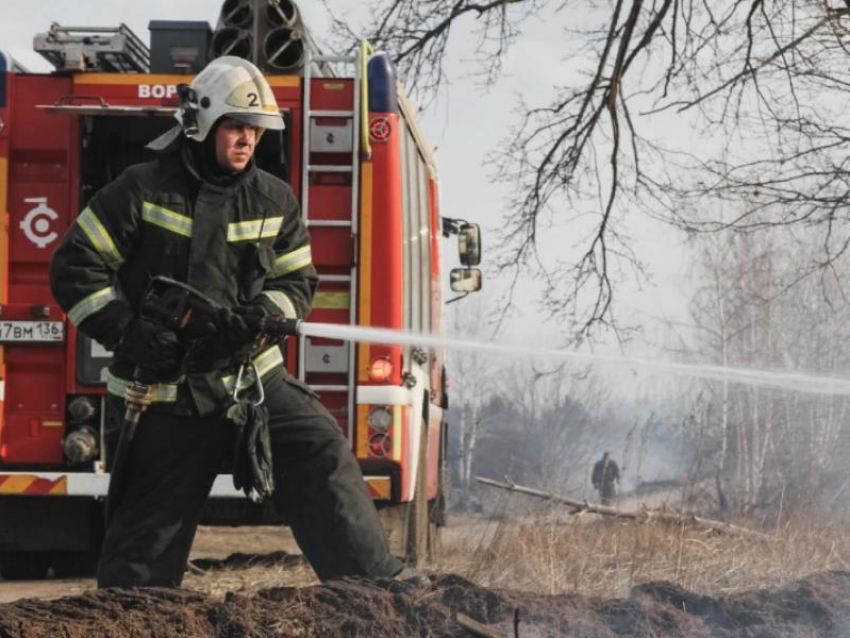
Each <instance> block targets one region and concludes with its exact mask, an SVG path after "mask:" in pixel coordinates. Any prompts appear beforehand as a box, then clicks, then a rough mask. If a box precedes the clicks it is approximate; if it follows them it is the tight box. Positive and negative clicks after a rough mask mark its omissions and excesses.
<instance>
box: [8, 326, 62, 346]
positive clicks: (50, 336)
mask: <svg viewBox="0 0 850 638" xmlns="http://www.w3.org/2000/svg"><path fill="white" fill-rule="evenodd" d="M64 340H65V323H64V322H63V321H0V342H10V341H11V342H36V343H37V342H44V341H64Z"/></svg>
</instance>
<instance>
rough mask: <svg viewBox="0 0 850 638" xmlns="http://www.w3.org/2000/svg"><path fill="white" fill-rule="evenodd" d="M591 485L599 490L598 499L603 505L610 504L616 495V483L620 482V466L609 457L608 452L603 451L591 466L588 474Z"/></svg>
mask: <svg viewBox="0 0 850 638" xmlns="http://www.w3.org/2000/svg"><path fill="white" fill-rule="evenodd" d="M590 480H591V481H592V482H593V487H594V488H595V489H596V490H598V491H599V501H600V502H601V503H602V504H603V505H611V504H612V503H613V502H614V499H615V498H616V497H617V484H618V483H619V482H620V468H619V467H617V463H616V462H615V461H614V460H613V459H612V458H611V453H610V452H605V453H604V454H603V455H602V458H601V459H600V460H598V461H597V462H596V465H594V466H593V473H592V474H591V476H590Z"/></svg>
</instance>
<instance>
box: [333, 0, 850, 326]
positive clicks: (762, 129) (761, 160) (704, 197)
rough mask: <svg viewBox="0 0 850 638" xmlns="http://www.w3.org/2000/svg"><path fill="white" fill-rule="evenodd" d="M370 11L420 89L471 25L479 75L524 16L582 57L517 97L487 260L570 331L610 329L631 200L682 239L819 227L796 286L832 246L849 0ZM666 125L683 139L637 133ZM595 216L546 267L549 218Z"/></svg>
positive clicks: (493, 64)
mask: <svg viewBox="0 0 850 638" xmlns="http://www.w3.org/2000/svg"><path fill="white" fill-rule="evenodd" d="M327 1H328V0H326V2H327ZM368 14H369V16H370V21H369V24H368V25H366V26H365V28H364V29H363V30H362V33H363V34H365V35H367V36H368V37H369V38H371V39H372V40H373V41H374V42H375V43H377V45H378V46H379V47H381V48H383V49H385V50H387V51H390V52H391V53H392V55H393V57H394V59H395V62H396V64H397V65H398V66H399V68H400V70H401V74H402V77H403V78H404V79H405V81H406V82H407V85H408V87H409V88H410V89H411V90H413V91H415V92H416V93H417V94H418V95H419V97H420V99H427V98H428V97H430V96H432V95H433V94H434V92H435V91H437V90H438V89H439V88H440V87H441V86H443V85H444V83H445V81H446V77H447V74H446V68H447V59H448V56H449V52H450V51H451V49H452V47H451V44H452V43H453V42H455V41H458V40H466V41H468V40H469V39H470V35H471V36H472V38H474V39H475V42H476V44H475V45H474V46H475V51H476V53H477V58H476V61H477V63H478V65H479V66H478V67H477V68H478V70H479V71H480V73H481V74H482V75H483V77H484V79H485V81H494V80H495V79H496V78H497V77H498V76H499V74H500V71H501V69H502V64H503V62H504V60H505V56H506V55H507V53H508V52H509V51H510V49H511V47H512V46H513V45H515V44H516V43H517V42H518V41H519V39H520V38H522V37H523V36H524V34H525V33H527V30H528V28H529V23H530V20H531V19H532V18H534V19H538V20H546V21H549V22H551V21H559V23H560V24H563V26H564V30H565V32H567V35H566V37H565V38H564V43H565V44H564V49H563V50H562V51H560V52H555V53H553V58H556V59H557V58H559V57H560V58H562V59H564V58H569V59H571V60H572V61H576V60H580V61H583V65H584V66H583V71H584V76H583V80H582V81H580V82H578V83H576V82H572V83H569V84H565V83H564V82H563V80H562V79H561V78H560V77H558V76H557V75H554V74H553V77H552V80H551V83H552V89H551V98H550V100H549V101H548V103H541V104H526V103H521V104H520V108H519V111H520V112H519V120H518V122H517V126H516V128H515V130H514V131H513V133H512V135H511V137H510V139H509V140H508V143H507V144H506V145H502V148H504V149H505V150H504V152H503V153H502V154H500V156H499V158H498V165H499V167H500V179H501V180H510V181H512V182H513V183H515V184H516V185H517V188H516V190H515V194H514V196H513V197H512V199H511V201H509V202H508V211H509V213H508V214H507V215H506V216H505V226H504V227H505V231H504V235H503V237H502V247H501V248H502V249H501V250H500V255H502V258H501V260H500V261H499V264H498V267H499V268H500V269H502V270H503V271H506V272H508V273H510V274H511V275H512V276H513V281H514V282H516V277H517V275H518V274H519V272H520V271H521V270H524V269H531V270H536V271H538V273H539V274H540V275H542V276H543V277H545V280H546V282H547V284H548V285H547V290H546V293H545V300H546V301H545V303H546V305H547V307H548V309H549V311H550V312H551V313H552V314H553V315H554V316H557V317H559V318H561V319H568V320H569V321H570V322H571V326H572V327H573V328H574V330H575V334H576V335H577V336H578V337H584V336H588V335H590V334H592V333H593V332H594V329H595V328H597V327H600V326H610V325H614V326H615V327H616V325H617V324H616V322H615V315H614V314H613V312H612V300H613V292H614V287H615V283H616V279H615V275H616V274H617V272H618V270H621V269H624V268H626V267H632V266H633V267H634V268H635V269H637V270H639V268H640V264H639V262H638V260H637V259H636V257H635V254H634V253H633V252H632V246H631V244H630V241H629V239H628V237H627V236H626V235H625V234H624V233H623V231H622V218H623V214H624V213H625V212H626V211H627V210H628V211H630V212H631V211H634V210H638V209H640V210H642V211H644V212H645V213H647V214H649V215H652V216H655V217H658V218H661V219H664V220H666V221H669V222H672V223H674V224H677V225H679V226H681V227H684V228H687V229H690V230H694V231H706V230H718V229H719V228H733V229H736V230H742V231H743V230H747V231H751V230H755V229H759V228H764V227H770V226H777V225H783V226H788V227H796V226H801V225H805V226H813V225H814V226H817V227H818V228H819V237H820V242H821V251H820V253H819V254H816V255H814V256H813V258H812V260H811V261H810V263H808V264H806V268H805V269H804V270H803V271H802V272H801V276H800V278H804V277H806V276H807V275H812V274H816V273H821V272H823V271H824V270H825V269H830V268H833V267H834V266H835V263H836V261H837V260H839V259H841V258H843V257H845V256H846V253H847V251H848V246H850V232H848V231H847V230H846V229H845V226H846V224H839V223H838V222H839V220H841V217H842V215H841V211H842V209H843V207H844V205H845V202H846V199H847V193H848V191H850V179H848V177H850V173H848V166H847V162H848V158H850V153H848V150H850V149H848V140H850V126H848V124H847V122H846V120H847V118H846V116H845V113H844V111H845V104H846V101H847V92H848V87H850V56H848V55H847V54H848V48H847V35H848V34H847V27H848V24H850V22H848V20H847V18H846V16H847V14H848V5H847V3H846V2H841V1H840V0H771V1H766V0H711V1H709V0H608V1H606V2H593V3H589V2H586V1H584V2H583V1H578V0H485V1H483V2H479V1H477V0H373V1H372V2H371V3H369V5H368ZM336 27H337V30H338V32H339V33H341V34H342V33H344V34H345V35H346V36H347V37H350V36H351V35H353V30H355V27H352V26H351V25H349V24H347V23H345V22H344V21H341V20H340V21H338V22H337V24H336ZM349 41H350V40H349ZM677 119H678V121H680V122H681V123H682V124H680V125H679V127H680V128H681V127H685V129H686V131H687V133H686V134H681V135H680V134H677V133H674V134H672V135H668V136H666V137H664V136H661V139H658V136H657V135H650V134H649V133H648V131H650V130H653V127H654V129H655V130H657V129H658V128H659V127H664V128H668V129H673V130H675V126H672V123H673V122H675V121H676V120H677ZM721 205H722V207H721ZM594 209H595V213H594V219H595V221H594V222H593V224H592V227H591V228H590V229H589V230H588V232H587V235H586V237H585V240H584V246H583V248H582V249H581V250H580V253H579V254H578V255H577V256H576V257H575V259H572V260H569V261H566V262H564V263H560V264H545V263H544V260H542V259H540V255H539V254H538V251H537V248H538V244H539V239H540V232H541V227H542V225H543V224H544V222H545V220H546V219H548V218H549V217H550V216H551V217H552V218H555V219H561V220H565V219H573V218H577V217H580V216H581V217H586V216H587V214H588V213H590V212H592V211H593V210H594ZM718 210H723V211H726V214H725V215H720V214H718V213H717V212H716V211H718ZM582 228H583V229H585V230H587V229H586V228H585V227H582Z"/></svg>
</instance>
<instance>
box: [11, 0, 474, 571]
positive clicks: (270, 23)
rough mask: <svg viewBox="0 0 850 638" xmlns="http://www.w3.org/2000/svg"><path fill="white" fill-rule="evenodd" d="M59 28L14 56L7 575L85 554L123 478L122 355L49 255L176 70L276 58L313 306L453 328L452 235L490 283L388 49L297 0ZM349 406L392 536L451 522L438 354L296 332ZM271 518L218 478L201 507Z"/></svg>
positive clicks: (410, 544) (334, 402)
mask: <svg viewBox="0 0 850 638" xmlns="http://www.w3.org/2000/svg"><path fill="white" fill-rule="evenodd" d="M150 28H151V47H150V49H148V47H147V46H146V45H145V44H144V43H142V42H141V41H140V40H139V39H138V38H137V37H136V36H135V35H134V34H133V33H132V32H131V31H130V30H129V29H128V28H127V27H126V26H124V25H122V26H121V27H119V28H116V29H92V28H70V27H61V26H59V25H53V27H51V29H50V31H49V33H46V34H42V35H39V36H37V37H36V38H35V48H36V50H37V51H39V52H40V53H41V54H42V55H43V56H44V57H46V58H47V59H48V60H49V61H50V62H51V63H52V64H53V65H54V67H55V68H56V71H55V72H53V73H49V74H33V73H27V72H26V71H25V70H24V69H22V68H20V66H18V65H16V64H15V63H14V61H12V60H11V59H9V58H8V57H6V56H0V216H2V219H3V224H2V226H0V401H2V404H1V406H0V575H2V577H3V578H5V579H7V580H10V579H21V578H39V577H43V576H44V575H46V574H47V573H48V569H49V568H52V569H53V572H54V573H55V574H56V575H60V576H66V575H75V574H82V573H85V572H88V571H90V570H91V569H92V566H93V564H94V561H95V559H96V556H97V553H98V549H99V545H100V542H101V537H102V532H103V523H102V521H103V499H104V497H105V495H106V491H107V484H108V480H109V476H108V473H107V472H106V471H105V468H106V466H107V459H105V458H104V452H103V450H102V446H101V445H100V441H101V438H102V428H103V423H104V421H105V415H104V405H105V402H104V401H103V397H104V395H105V393H106V392H108V391H109V388H108V387H107V386H106V384H105V378H106V377H105V371H106V367H107V366H108V364H109V358H110V353H109V352H106V351H104V349H103V348H102V347H100V346H99V345H98V344H97V343H94V342H92V341H90V340H89V339H87V338H86V337H85V336H83V335H81V334H79V333H77V332H76V330H75V329H74V327H73V325H72V324H71V323H70V322H68V321H67V318H66V316H65V315H64V314H63V313H62V311H61V309H60V308H59V306H58V305H57V304H56V302H55V301H54V300H53V299H52V297H51V295H50V292H49V288H48V262H49V259H50V255H51V252H52V250H53V248H54V247H55V246H56V245H57V243H58V240H59V238H60V237H61V236H62V234H63V232H64V231H65V229H66V228H67V227H68V225H69V224H71V223H73V222H74V220H75V217H76V215H77V214H78V212H79V211H82V210H83V209H84V207H85V205H86V202H87V201H88V200H89V198H90V197H91V196H92V195H93V194H94V193H95V192H96V191H97V190H98V189H99V188H101V187H102V186H104V185H105V184H106V183H108V182H109V181H110V180H112V179H114V178H115V177H117V176H118V175H119V174H120V173H121V172H122V171H123V170H124V168H126V167H127V166H129V165H131V164H133V163H136V162H139V161H145V160H147V159H148V158H149V157H150V154H149V153H150V152H149V151H147V150H146V149H145V148H144V145H145V144H146V143H147V142H149V141H150V140H152V139H153V138H155V137H156V136H157V135H158V134H160V133H161V132H163V131H165V130H167V129H168V128H170V127H171V126H172V125H173V117H172V116H173V113H174V111H175V109H176V107H177V85H179V84H182V83H188V82H190V81H191V77H192V75H193V74H194V73H196V72H197V71H198V70H200V68H202V67H203V65H204V64H206V62H207V61H208V60H209V59H211V58H212V57H215V56H216V55H222V54H230V55H234V54H236V55H241V56H243V57H246V58H249V59H252V61H254V62H255V63H256V64H257V65H258V66H259V67H260V68H261V69H263V70H264V73H266V75H267V78H268V80H269V83H270V84H271V86H272V88H273V90H274V92H275V95H276V97H277V101H278V104H279V106H280V108H281V111H282V113H283V116H284V118H285V120H286V124H287V126H286V130H285V131H283V132H281V133H277V132H271V131H269V132H267V133H266V135H264V137H263V139H262V143H261V144H260V146H259V147H258V149H257V154H256V158H257V162H258V164H259V165H260V166H261V167H263V168H265V169H266V170H268V171H270V172H272V173H274V174H276V175H279V176H281V177H282V178H284V179H286V180H287V181H288V182H289V183H290V184H291V185H292V188H293V189H294V191H295V193H296V195H297V196H298V197H299V199H300V202H301V208H302V214H303V216H304V220H305V222H306V224H307V226H308V228H309V230H310V233H311V236H312V248H313V250H312V254H313V262H314V264H315V265H316V267H317V269H318V271H319V274H320V286H319V292H318V294H317V296H316V298H315V302H314V305H313V311H312V313H311V315H310V317H309V320H312V321H317V322H326V323H337V324H357V325H362V326H380V327H386V328H395V329H404V330H412V331H422V332H425V333H439V332H440V331H441V329H442V323H443V320H442V317H443V312H444V303H445V302H444V300H443V298H442V293H441V283H442V281H441V280H442V277H443V272H442V271H441V267H440V244H441V236H445V237H449V236H450V235H456V236H457V237H458V248H459V253H460V261H461V264H462V265H463V267H461V268H456V269H454V270H452V272H451V282H452V283H451V287H452V289H453V290H456V291H461V292H470V291H473V290H477V289H478V288H479V287H480V285H481V281H480V271H478V270H477V269H476V268H473V267H472V266H475V265H477V264H478V260H479V253H480V241H479V231H478V227H477V226H476V225H474V224H468V223H466V222H462V221H458V220H450V219H446V218H441V216H440V211H439V207H438V181H437V173H436V169H435V165H434V159H433V156H432V154H431V151H430V148H429V146H428V144H427V142H426V141H425V139H424V137H423V135H422V132H421V130H420V128H419V126H418V125H417V122H416V117H415V110H414V109H413V108H412V107H411V106H410V104H409V102H408V100H407V99H406V97H405V95H404V92H403V90H402V89H401V88H400V85H399V84H398V83H397V81H396V79H395V76H394V70H393V67H392V64H391V63H390V62H389V60H388V58H387V56H386V55H382V54H372V52H371V51H370V49H369V47H368V45H366V44H365V43H364V44H363V45H362V46H361V48H360V51H359V53H358V54H357V55H353V56H351V57H332V56H323V55H321V54H320V52H319V51H318V48H317V47H316V46H315V45H314V44H313V42H312V40H311V38H310V36H309V33H308V32H307V31H306V29H304V27H303V26H302V25H301V23H300V19H299V17H298V10H297V7H296V6H295V5H293V4H292V3H291V2H289V1H288V0H276V1H275V2H268V0H262V1H259V0H228V1H227V2H225V3H224V7H223V9H222V13H221V17H220V19H219V23H218V26H217V27H216V29H215V30H212V29H211V28H210V27H209V25H207V23H206V22H200V23H199V22H166V21H154V22H151V25H150ZM284 350H285V352H284V354H285V357H286V361H287V366H288V368H289V370H290V372H291V373H292V374H295V375H297V376H299V378H301V379H303V380H304V381H306V382H307V383H308V384H309V385H311V386H312V387H313V389H314V390H315V391H316V392H317V393H318V394H319V396H320V398H321V399H322V402H323V403H324V404H325V405H326V406H327V407H328V408H329V410H330V411H331V413H332V414H334V415H335V417H336V418H337V419H338V421H339V426H340V428H342V430H343V431H344V432H345V433H346V435H347V436H348V439H349V440H350V442H351V445H352V448H353V450H354V451H355V453H356V456H357V458H358V459H359V461H360V463H361V466H362V469H363V473H364V477H365V481H366V485H367V487H368V490H369V492H370V494H371V495H372V497H373V499H374V500H375V502H376V505H377V506H378V508H379V509H380V511H381V513H382V516H383V520H384V521H385V526H386V529H387V531H388V533H389V535H390V539H391V543H392V545H393V548H394V551H395V552H396V553H397V554H399V555H402V556H405V557H407V558H408V560H411V561H413V562H416V561H418V560H420V559H422V558H424V557H425V556H427V555H428V554H429V553H430V552H432V551H433V548H434V543H435V542H436V538H437V534H438V527H439V526H440V525H441V524H442V523H443V521H444V509H445V500H444V492H443V472H442V468H443V465H444V463H445V459H446V450H445V441H446V420H445V410H446V407H447V400H446V389H445V384H446V375H445V371H444V367H443V356H442V353H441V352H439V351H436V350H424V349H417V348H410V347H402V346H394V345H386V346H380V345H369V344H359V345H358V344H354V343H348V342H343V341H334V340H327V339H324V340H323V339H312V338H304V337H302V338H300V339H295V340H290V341H289V342H288V343H287V344H286V346H285V347H284ZM273 521H276V515H275V513H274V512H273V511H271V510H270V508H268V507H262V506H258V505H255V504H253V503H251V502H250V501H248V500H247V499H245V498H244V497H242V495H241V493H239V492H236V491H235V490H234V489H233V487H232V483H231V478H230V476H229V475H227V474H222V475H221V476H219V477H218V479H217V480H216V483H215V486H214V488H213V492H212V494H211V498H210V500H209V502H208V506H207V511H206V513H205V516H204V522H206V523H208V524H248V523H268V522H273Z"/></svg>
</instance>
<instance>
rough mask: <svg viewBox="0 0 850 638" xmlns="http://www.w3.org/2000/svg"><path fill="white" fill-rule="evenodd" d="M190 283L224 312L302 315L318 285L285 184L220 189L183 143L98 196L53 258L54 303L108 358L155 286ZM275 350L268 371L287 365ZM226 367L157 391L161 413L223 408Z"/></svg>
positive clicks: (252, 181)
mask: <svg viewBox="0 0 850 638" xmlns="http://www.w3.org/2000/svg"><path fill="white" fill-rule="evenodd" d="M157 275H165V276H168V277H172V278H174V279H177V280H180V281H184V282H186V283H188V284H190V285H191V286H194V287H195V288H198V289H199V290H200V291H201V292H203V293H205V294H206V295H208V296H209V297H211V298H212V299H214V300H215V301H217V302H219V303H221V304H222V305H224V306H226V307H233V306H236V305H240V304H246V303H249V302H251V301H255V302H259V303H262V304H263V305H264V306H266V308H267V309H268V310H269V311H271V312H275V313H283V314H284V315H286V316H287V317H292V318H303V317H304V316H306V314H307V313H308V312H309V309H310V304H311V301H312V298H313V295H314V294H315V291H316V287H317V284H318V276H317V275H316V270H315V268H314V267H313V265H312V259H311V254H310V245H309V235H308V233H307V229H306V228H305V226H304V223H303V221H302V219H301V215H300V214H299V208H298V202H297V201H296V199H295V196H294V194H293V193H292V190H291V189H290V187H289V186H288V185H287V184H286V183H285V182H283V181H282V180H280V179H278V178H277V177H274V176H273V175H270V174H269V173H266V172H265V171H262V170H260V169H258V168H256V167H255V166H254V165H253V162H252V163H251V165H250V166H249V167H248V168H246V169H245V170H244V171H243V172H242V173H240V174H238V175H237V176H235V177H233V178H232V179H229V180H224V183H222V184H217V183H211V181H206V180H204V179H202V178H201V176H200V175H199V172H198V171H197V170H196V168H195V162H193V154H192V153H190V152H189V151H188V147H187V145H186V144H182V145H180V146H178V147H177V149H176V150H172V151H171V152H169V153H167V154H165V155H163V156H161V157H159V158H158V159H156V160H154V161H152V162H148V163H145V164H138V165H135V166H131V167H130V168H128V169H127V170H126V171H124V173H123V174H122V175H121V176H120V177H118V179H116V180H115V181H113V182H111V183H110V184H108V185H107V186H105V187H104V188H103V189H101V190H100V191H99V192H98V193H97V194H96V195H95V196H94V197H93V198H92V200H91V202H90V203H89V205H88V206H87V207H86V208H85V210H84V211H83V212H82V213H81V214H80V216H79V217H78V218H77V220H76V222H75V223H74V224H72V226H71V227H70V228H69V230H68V232H67V233H66V235H65V237H64V238H63V240H62V242H61V244H60V245H59V247H58V248H57V250H56V252H55V253H54V255H53V259H52V262H51V266H50V282H51V288H52V291H53V295H54V296H55V297H56V299H57V301H58V302H59V305H60V306H61V307H62V308H63V309H64V310H65V312H66V313H67V314H68V318H69V319H70V320H71V322H73V323H74V325H76V326H77V328H78V329H79V330H80V331H81V332H82V333H84V334H86V335H88V336H89V337H91V338H93V339H94V340H96V341H98V342H100V343H101V344H103V345H104V346H105V347H106V348H108V349H113V348H114V347H115V346H116V344H118V342H119V340H120V338H121V335H122V334H123V332H124V330H125V329H126V327H127V325H128V324H129V323H130V321H131V320H132V319H133V317H134V316H135V314H136V312H137V310H138V307H139V303H140V301H141V298H142V295H143V293H144V291H145V288H146V286H147V284H148V282H149V281H150V279H151V278H152V277H154V276H157ZM282 362H283V360H282V356H281V352H280V349H279V348H277V347H276V346H275V347H273V348H270V349H269V350H267V351H265V352H263V353H262V354H260V355H259V356H258V357H257V359H255V363H256V365H257V368H258V371H259V372H260V373H261V374H264V373H267V372H269V371H270V370H271V369H273V368H274V367H276V366H277V365H280V364H282ZM134 367H135V365H134V362H132V361H128V360H126V359H124V358H122V356H121V353H120V349H119V351H118V352H117V353H116V355H115V358H114V360H113V363H112V365H111V366H110V376H109V379H108V384H107V387H108V390H109V392H110V393H112V394H115V395H118V396H123V394H124V391H125V390H126V387H127V385H129V383H130V381H131V380H132V375H133V370H134ZM229 372H231V371H229V370H223V371H215V372H210V373H206V374H190V375H189V376H188V379H187V381H186V382H185V383H182V384H180V385H179V386H177V385H175V384H168V383H162V384H157V385H156V386H155V387H154V395H153V396H154V402H155V406H157V407H158V409H164V410H165V411H168V412H175V413H188V412H190V411H191V406H192V402H194V404H195V406H196V407H197V409H198V411H199V412H200V414H201V415H204V414H210V413H213V412H214V411H216V410H218V409H220V408H221V407H222V405H223V403H224V400H225V398H226V396H227V393H228V391H229V388H230V385H232V383H233V380H232V375H228V373H229Z"/></svg>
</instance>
